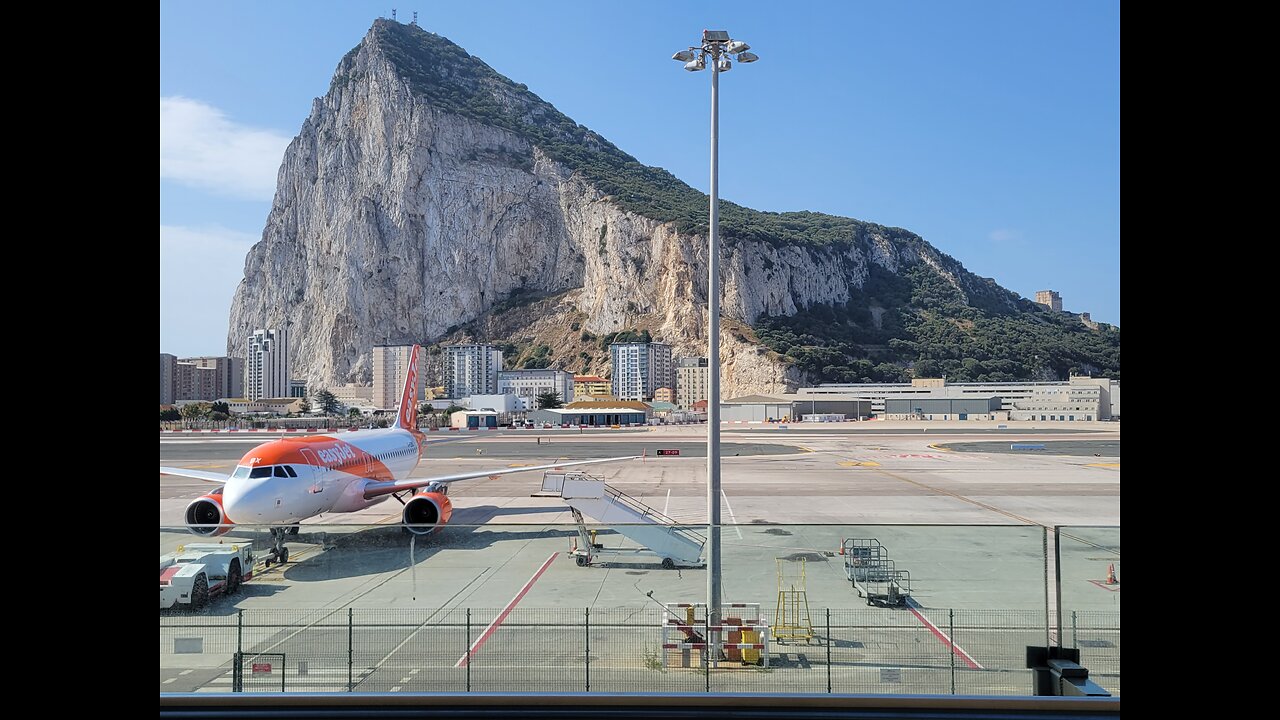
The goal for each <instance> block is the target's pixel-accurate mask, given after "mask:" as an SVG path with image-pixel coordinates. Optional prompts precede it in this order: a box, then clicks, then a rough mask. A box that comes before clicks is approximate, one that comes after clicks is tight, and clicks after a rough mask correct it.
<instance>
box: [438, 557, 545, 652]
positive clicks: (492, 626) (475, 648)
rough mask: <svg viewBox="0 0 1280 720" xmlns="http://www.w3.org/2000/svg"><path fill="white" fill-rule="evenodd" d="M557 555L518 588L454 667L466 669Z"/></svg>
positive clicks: (543, 564)
mask: <svg viewBox="0 0 1280 720" xmlns="http://www.w3.org/2000/svg"><path fill="white" fill-rule="evenodd" d="M559 555H560V553H558V552H553V553H551V557H549V558H547V561H546V562H544V563H542V567H540V568H538V572H536V573H534V574H533V577H531V578H529V582H527V583H525V584H524V587H522V588H520V592H518V593H516V596H515V597H513V598H511V602H509V603H507V606H506V607H504V608H502V612H500V613H498V617H496V618H494V619H493V622H491V623H489V627H487V628H485V629H484V632H482V633H480V637H478V638H476V641H475V642H474V643H471V648H470V649H469V650H468V652H466V653H465V654H463V656H462V657H460V658H458V662H456V663H454V665H453V666H454V667H456V668H460V667H466V666H467V664H468V663H470V662H471V658H473V657H475V655H476V653H478V652H480V648H482V647H484V644H485V642H486V641H487V640H488V639H489V636H490V635H493V633H494V631H495V630H497V629H498V626H499V625H501V624H502V621H503V620H506V619H507V616H508V615H510V614H511V611H512V610H513V609H514V608H515V606H516V605H517V604H518V603H519V602H520V600H521V599H523V598H524V596H525V595H526V594H527V593H528V592H529V590H530V589H531V588H533V584H534V583H536V582H538V578H540V577H542V573H544V572H546V571H547V568H549V567H551V563H553V562H555V560H556V558H557V557H558V556H559Z"/></svg>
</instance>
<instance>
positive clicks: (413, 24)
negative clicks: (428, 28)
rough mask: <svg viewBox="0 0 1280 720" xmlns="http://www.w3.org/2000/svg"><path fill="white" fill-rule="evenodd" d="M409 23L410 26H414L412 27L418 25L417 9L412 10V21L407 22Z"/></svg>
mask: <svg viewBox="0 0 1280 720" xmlns="http://www.w3.org/2000/svg"><path fill="white" fill-rule="evenodd" d="M409 24H410V25H412V26H414V27H418V11H417V10H414V11H413V22H411V23H409Z"/></svg>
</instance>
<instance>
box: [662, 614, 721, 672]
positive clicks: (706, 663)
mask: <svg viewBox="0 0 1280 720" xmlns="http://www.w3.org/2000/svg"><path fill="white" fill-rule="evenodd" d="M702 628H703V631H704V632H703V635H702V666H703V671H704V673H705V677H706V680H707V692H711V606H710V605H708V606H707V612H706V615H705V616H704V617H703V618H702ZM664 652H665V651H664Z"/></svg>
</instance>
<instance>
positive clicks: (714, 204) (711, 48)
mask: <svg viewBox="0 0 1280 720" xmlns="http://www.w3.org/2000/svg"><path fill="white" fill-rule="evenodd" d="M750 49H751V47H750V46H749V45H747V44H746V43H745V42H741V41H738V40H733V39H731V38H730V37H729V33H727V32H725V31H723V30H703V31H702V44H701V45H697V46H693V47H690V48H689V49H688V50H682V51H680V52H678V53H676V54H675V55H672V56H671V59H672V60H677V61H679V62H682V63H684V64H685V65H684V69H685V70H689V71H692V72H697V71H699V70H705V69H706V65H707V59H708V58H710V60H711V198H710V214H711V217H710V220H709V222H708V228H707V316H708V317H707V364H708V365H709V366H710V368H709V369H710V370H711V372H710V373H709V375H710V377H709V381H708V383H707V385H708V387H707V396H708V397H707V624H708V626H719V625H720V622H721V612H720V610H721V605H722V603H721V600H722V598H721V584H720V578H721V567H720V497H721V495H722V492H721V490H720V138H719V135H720V71H721V69H722V67H721V63H723V69H724V70H728V69H729V68H731V67H733V64H732V62H731V61H730V60H729V56H730V55H735V54H736V55H737V58H738V62H740V63H752V62H755V61H756V60H759V59H760V58H758V57H757V56H756V55H755V54H754V53H751V52H748V51H749V50H750ZM707 632H708V637H707V647H708V649H710V648H718V647H720V645H719V643H718V642H716V638H717V636H718V635H719V633H720V631H719V629H718V628H717V629H716V630H710V629H709V630H708V631H707ZM715 660H719V657H715V658H710V661H712V662H714V661H715Z"/></svg>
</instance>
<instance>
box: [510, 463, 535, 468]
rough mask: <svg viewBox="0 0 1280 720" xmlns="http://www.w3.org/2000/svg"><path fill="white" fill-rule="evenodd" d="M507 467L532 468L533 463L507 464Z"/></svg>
mask: <svg viewBox="0 0 1280 720" xmlns="http://www.w3.org/2000/svg"><path fill="white" fill-rule="evenodd" d="M507 467H533V463H508V464H507Z"/></svg>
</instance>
